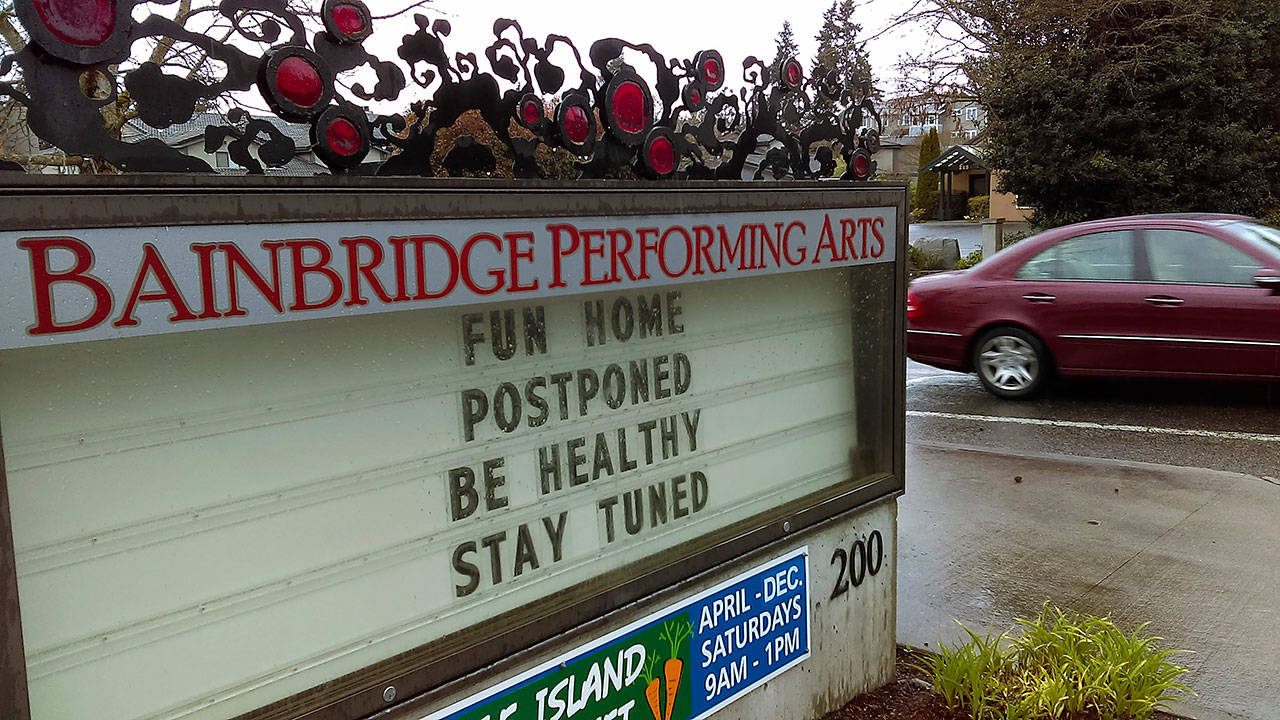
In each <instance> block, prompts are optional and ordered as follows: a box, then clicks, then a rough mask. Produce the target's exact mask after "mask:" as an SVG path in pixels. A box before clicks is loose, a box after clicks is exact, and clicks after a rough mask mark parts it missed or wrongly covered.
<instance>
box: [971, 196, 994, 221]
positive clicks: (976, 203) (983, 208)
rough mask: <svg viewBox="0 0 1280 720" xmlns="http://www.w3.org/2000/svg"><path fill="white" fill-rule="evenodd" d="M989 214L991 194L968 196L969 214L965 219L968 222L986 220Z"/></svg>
mask: <svg viewBox="0 0 1280 720" xmlns="http://www.w3.org/2000/svg"><path fill="white" fill-rule="evenodd" d="M990 214H991V196H990V195H975V196H974V197H971V198H969V214H968V215H966V216H965V219H966V220H968V221H969V222H980V221H982V220H986V219H987V216H988V215H990Z"/></svg>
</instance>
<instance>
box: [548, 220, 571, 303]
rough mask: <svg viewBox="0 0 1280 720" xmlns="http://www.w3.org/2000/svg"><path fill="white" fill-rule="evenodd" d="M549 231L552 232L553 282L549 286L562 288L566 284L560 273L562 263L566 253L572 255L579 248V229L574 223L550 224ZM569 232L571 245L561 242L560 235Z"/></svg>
mask: <svg viewBox="0 0 1280 720" xmlns="http://www.w3.org/2000/svg"><path fill="white" fill-rule="evenodd" d="M547 232H549V233H551V249H552V251H553V252H552V255H551V275H552V277H551V284H550V285H548V286H547V287H548V288H561V287H564V286H565V285H566V283H565V281H564V277H563V276H562V275H561V274H560V264H561V261H563V260H564V257H565V256H566V255H572V254H573V253H574V251H576V250H577V249H578V229H577V228H575V227H574V226H572V225H548V226H547ZM562 233H568V234H569V237H570V240H571V242H570V243H569V247H567V248H566V247H564V246H563V245H561V244H560V235H561V234H562Z"/></svg>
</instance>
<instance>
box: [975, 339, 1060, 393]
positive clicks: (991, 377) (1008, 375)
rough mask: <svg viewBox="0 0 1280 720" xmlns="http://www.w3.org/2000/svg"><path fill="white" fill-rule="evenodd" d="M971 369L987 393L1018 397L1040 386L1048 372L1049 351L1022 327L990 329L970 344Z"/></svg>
mask: <svg viewBox="0 0 1280 720" xmlns="http://www.w3.org/2000/svg"><path fill="white" fill-rule="evenodd" d="M973 369H974V370H976V371H977V373H978V379H979V380H981V381H982V387H984V388H986V390H987V392H989V393H991V394H992V395H995V396H996V397H1001V398H1005V399H1007V400H1021V399H1023V398H1029V397H1031V396H1032V395H1035V394H1036V393H1037V392H1039V391H1040V390H1041V388H1043V387H1044V383H1045V380H1046V379H1047V378H1048V376H1049V372H1050V370H1049V353H1048V351H1046V350H1045V347H1044V343H1042V342H1040V338H1038V337H1036V336H1035V335H1032V334H1031V333H1029V332H1027V331H1026V330H1023V329H1021V328H1015V327H1000V328H994V329H992V330H989V331H988V332H986V333H985V334H983V336H982V337H980V338H978V342H976V343H974V345H973Z"/></svg>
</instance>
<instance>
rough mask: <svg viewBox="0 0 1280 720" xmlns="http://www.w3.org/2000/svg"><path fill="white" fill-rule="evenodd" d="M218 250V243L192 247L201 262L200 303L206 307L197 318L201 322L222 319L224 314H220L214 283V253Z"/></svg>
mask: <svg viewBox="0 0 1280 720" xmlns="http://www.w3.org/2000/svg"><path fill="white" fill-rule="evenodd" d="M217 249H218V243H202V244H196V245H192V246H191V252H193V253H195V254H196V257H197V258H198V259H199V262H200V301H201V302H202V303H203V305H204V309H202V310H201V311H200V314H199V315H198V316H197V317H199V318H200V319H201V320H208V319H210V318H218V317H222V313H220V312H218V308H217V304H218V300H217V297H216V296H215V294H214V287H213V283H214V282H215V280H214V278H213V252H214V251H215V250H217Z"/></svg>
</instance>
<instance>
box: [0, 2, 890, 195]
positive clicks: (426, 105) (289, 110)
mask: <svg viewBox="0 0 1280 720" xmlns="http://www.w3.org/2000/svg"><path fill="white" fill-rule="evenodd" d="M141 2H142V0H93V1H91V2H75V1H74V0H15V3H14V8H15V11H16V14H17V16H18V18H19V20H20V21H21V22H22V24H23V26H24V27H25V28H26V30H27V32H28V34H29V36H30V38H31V41H30V43H29V44H28V45H27V47H25V48H24V49H23V50H21V51H19V52H17V53H13V54H11V55H7V56H5V57H3V58H2V59H0V77H4V76H8V75H9V74H10V73H11V72H12V71H13V70H14V68H15V67H16V68H18V69H19V70H20V71H21V75H22V82H21V83H19V82H8V83H6V82H0V96H8V97H10V98H13V99H15V100H17V101H18V102H20V103H22V104H23V105H25V106H26V110H27V122H28V125H29V126H30V128H31V130H32V131H33V132H34V133H35V134H36V135H37V136H39V137H40V138H41V139H42V140H44V141H45V142H48V143H49V144H51V145H53V146H55V147H57V148H59V149H61V150H63V151H65V152H67V153H68V154H71V155H81V156H86V157H94V158H101V159H103V160H105V161H106V162H108V163H110V164H111V165H112V166H114V167H116V168H118V169H120V170H122V171H125V172H129V171H133V172H149V171H150V172H212V171H213V168H211V167H210V166H209V165H208V163H206V162H205V161H204V160H202V159H200V158H196V157H192V156H188V155H184V154H183V153H181V152H180V151H179V150H177V149H176V148H173V147H170V146H168V145H166V144H165V143H163V142H162V141H160V140H158V139H154V138H153V139H148V140H140V141H135V142H128V141H124V140H122V139H120V138H118V137H115V136H114V135H113V134H112V133H110V132H108V130H107V128H106V127H105V126H104V125H103V120H102V116H101V114H100V112H99V110H100V109H101V107H102V106H104V105H107V104H110V103H114V102H116V101H117V99H118V97H119V95H118V93H119V91H120V89H121V88H120V87H119V86H120V85H123V89H126V90H128V92H129V97H130V100H131V101H132V102H133V103H134V106H135V108H136V110H137V113H138V118H139V119H140V120H141V121H142V122H143V123H145V124H147V125H150V126H151V127H154V128H160V129H163V128H167V127H170V126H173V125H177V124H180V123H186V122H189V121H190V120H191V119H192V118H193V117H195V116H196V112H197V108H199V107H201V106H207V105H208V104H210V103H212V102H214V101H223V102H225V101H226V100H227V99H228V98H232V99H234V95H233V94H234V93H238V92H245V91H252V90H254V89H255V88H256V89H257V91H258V92H259V93H260V94H261V95H262V97H263V98H264V100H265V101H266V104H267V106H268V107H270V109H271V111H272V112H273V113H275V114H276V115H277V116H278V117H279V118H281V119H283V120H285V121H286V122H289V123H296V124H300V125H306V126H309V132H310V137H311V142H312V149H313V150H314V151H315V153H316V156H317V157H318V158H319V159H320V161H321V162H323V163H324V164H325V165H326V166H328V167H329V169H330V170H331V171H333V172H335V173H344V172H355V173H360V174H370V175H373V174H376V175H412V176H434V175H436V174H437V172H438V168H440V167H443V168H444V169H445V172H446V174H459V175H477V174H478V175H484V174H497V173H498V172H499V168H498V167H497V166H496V162H497V161H496V159H495V154H494V153H492V152H481V151H480V149H481V148H480V147H478V146H479V142H478V141H477V140H476V139H475V138H473V137H469V136H463V137H461V138H458V139H457V140H455V143H454V145H453V146H452V147H450V148H447V149H444V150H445V152H444V157H443V160H441V159H440V157H439V153H438V152H437V151H438V150H440V149H442V148H437V136H438V133H439V131H441V130H444V129H446V128H450V127H452V126H453V125H454V123H455V122H456V121H457V120H458V118H459V117H461V116H462V115H463V113H466V112H468V111H475V112H477V113H478V114H479V115H480V117H481V119H482V120H483V121H484V122H485V123H486V124H487V125H488V126H489V129H490V130H491V131H492V138H493V139H490V140H489V142H498V143H501V144H502V145H505V146H506V148H507V150H508V151H509V152H508V153H507V155H509V156H510V157H511V158H512V159H513V165H512V168H511V170H512V173H513V174H514V175H515V176H517V177H526V178H537V177H545V176H546V175H547V171H546V169H544V168H542V167H540V166H539V163H538V155H537V152H536V151H537V150H538V148H539V147H543V146H545V147H551V148H559V149H563V150H566V151H568V152H569V153H570V154H571V155H572V156H573V158H574V167H575V169H576V172H577V174H578V176H579V177H582V178H605V177H632V176H639V177H649V178H655V179H662V178H673V177H674V178H688V179H704V180H715V179H725V180H738V179H741V178H742V173H743V169H744V167H746V164H747V160H748V157H750V156H753V155H754V156H756V157H757V158H760V156H759V153H760V152H761V150H758V148H766V150H764V151H763V153H764V154H763V158H762V159H759V161H758V162H757V163H756V165H757V166H758V167H759V170H757V171H756V177H763V176H764V175H765V174H766V173H768V172H771V173H772V174H773V175H774V176H775V177H791V178H797V179H806V178H814V177H821V176H826V175H829V174H830V173H831V171H832V170H833V169H834V167H835V158H836V157H837V156H840V157H843V158H844V160H845V163H846V167H847V168H848V169H847V171H846V173H845V175H844V176H843V177H844V178H845V179H852V180H865V179H870V178H871V177H874V175H875V173H876V164H875V161H874V159H873V155H874V154H875V152H876V151H877V150H878V149H879V143H880V140H879V138H880V132H881V130H882V124H881V120H880V115H879V113H878V112H877V110H876V108H875V106H874V104H873V103H872V101H871V93H872V90H871V87H870V85H869V84H866V85H860V86H855V87H831V86H830V83H829V82H827V81H822V80H820V79H811V78H808V77H806V76H805V73H804V70H803V67H802V66H801V64H800V61H799V60H798V59H796V58H784V59H783V60H782V61H780V62H779V63H778V64H777V65H776V66H774V67H769V66H766V65H765V64H764V63H763V62H761V61H760V60H758V59H757V58H755V57H749V58H747V59H746V60H745V61H744V62H743V65H742V81H743V82H744V83H745V87H743V88H740V89H738V90H737V91H736V92H735V91H733V90H727V89H725V87H724V86H725V83H726V80H727V79H728V68H727V67H726V65H725V62H724V58H723V57H722V56H721V54H720V53H719V52H717V51H715V50H710V49H709V50H703V51H701V52H699V53H697V54H696V55H695V56H694V57H693V58H692V59H687V60H684V59H677V60H671V61H668V60H667V58H665V57H664V56H663V55H661V54H660V53H658V51H657V50H655V49H654V48H653V46H651V45H647V44H639V45H638V44H632V43H629V42H626V41H624V40H619V39H617V38H608V39H604V40H599V41H597V42H595V43H593V44H592V45H591V47H590V49H589V51H588V53H587V54H586V57H585V58H584V56H583V54H582V53H581V52H580V51H579V50H578V48H577V47H576V46H575V45H574V44H573V42H572V41H571V40H569V39H568V38H566V37H564V36H561V35H548V36H547V38H546V39H545V40H544V41H539V40H538V39H537V38H532V37H526V36H525V34H524V31H523V29H522V28H521V27H520V25H519V23H517V22H515V21H514V20H498V21H497V22H496V23H494V26H493V34H494V41H493V43H492V44H490V45H489V46H488V47H487V48H486V49H485V51H484V56H485V59H486V60H487V61H488V66H489V72H482V71H481V67H480V65H481V62H480V60H479V59H478V58H477V56H476V55H475V54H466V53H454V54H452V57H451V54H450V53H449V52H446V50H445V45H446V39H447V38H448V36H449V35H450V34H451V32H452V26H451V25H450V23H449V22H448V21H446V20H444V19H436V20H434V21H433V20H430V19H429V18H428V17H427V16H425V15H422V14H418V15H415V16H414V22H415V23H416V27H417V29H416V31H415V32H413V33H411V34H408V35H404V36H403V38H402V42H401V44H400V46H399V47H398V48H397V51H396V52H397V56H398V58H399V60H400V61H401V62H400V63H397V62H390V61H387V60H383V59H381V58H378V57H377V56H375V55H373V54H371V53H370V52H369V50H368V49H366V48H365V45H364V43H365V41H366V40H367V39H368V38H369V37H371V35H372V33H373V32H374V30H375V25H376V22H375V18H374V17H373V15H372V14H371V13H370V11H369V8H368V6H367V5H366V4H365V3H364V2H362V0H323V2H322V3H320V9H319V13H318V14H319V17H320V23H321V25H322V26H323V30H321V31H318V32H314V33H313V34H312V35H311V36H310V37H308V32H309V30H308V27H307V26H306V25H305V24H304V22H303V19H302V18H301V17H300V16H299V15H297V14H295V13H293V12H290V11H288V10H287V9H286V7H285V4H284V3H283V2H280V1H279V0H222V2H221V3H220V4H219V6H218V8H217V11H218V12H220V13H221V14H222V15H223V16H224V18H225V19H226V20H227V21H228V22H229V23H230V24H231V27H232V29H233V31H234V38H229V39H228V41H227V42H223V41H219V40H215V39H213V38H212V37H210V36H208V35H205V34H200V33H194V32H191V31H190V30H188V29H186V28H185V27H183V26H181V25H179V24H177V23H175V22H173V21H172V20H169V19H168V18H165V17H163V16H160V15H150V16H147V17H145V18H143V19H137V18H135V17H134V16H133V10H134V8H135V6H136V5H139V4H141ZM247 18H252V19H253V21H254V22H249V21H248V20H247ZM148 38H150V39H157V40H158V39H167V40H171V41H173V42H179V43H187V44H190V45H194V46H195V47H197V48H199V49H200V50H202V51H203V52H204V53H205V54H206V55H207V56H208V58H209V59H210V60H212V61H216V62H218V63H219V64H220V67H222V68H224V69H223V70H222V73H221V77H219V78H216V79H213V80H203V79H199V78H195V77H191V78H187V77H180V76H175V75H168V74H165V73H164V72H163V71H162V70H161V69H160V68H159V67H158V66H157V65H155V64H154V63H142V64H141V65H139V66H138V67H136V68H133V69H130V70H127V71H125V72H123V73H122V77H119V78H111V77H110V75H109V73H108V72H107V69H108V67H109V66H112V65H115V64H119V63H123V62H125V61H127V60H128V59H129V56H130V49H131V48H132V46H133V44H134V43H135V42H136V41H139V40H145V39H148ZM232 40H234V42H231V41H232ZM248 47H257V48H259V49H260V50H261V52H260V54H253V53H251V52H248V51H246V49H245V48H248ZM564 50H568V52H563V51H564ZM553 54H554V55H555V58H554V59H553V57H552V56H553ZM565 58H572V61H571V62H566V60H565ZM632 62H638V63H639V64H640V65H641V66H642V67H641V68H637V67H636V66H635V65H633V64H631V63H632ZM646 65H648V66H649V67H643V66H646ZM405 67H407V68H408V75H407V76H406V73H405V69H404V68H405ZM357 69H361V70H363V71H364V72H365V74H366V75H367V74H368V72H369V71H372V76H373V77H376V82H375V83H374V84H373V86H372V87H366V86H365V85H364V84H362V83H356V84H353V85H351V87H350V88H349V89H346V90H344V91H342V92H340V91H339V88H338V87H337V78H338V77H339V76H342V75H343V74H344V73H348V72H351V71H354V70H357ZM642 70H651V71H652V73H653V75H652V76H653V77H656V83H655V84H653V85H652V86H651V85H650V83H649V82H648V81H647V80H645V79H644V75H643V73H642V72H641V71H642ZM86 72H95V73H101V74H104V76H106V77H107V78H108V82H107V83H106V84H107V85H108V86H110V88H111V89H110V92H107V93H105V95H106V96H105V97H93V98H90V97H87V96H86V95H85V93H83V92H82V91H81V86H82V81H81V80H82V78H81V76H82V75H83V74H84V73H86ZM410 82H412V83H413V86H414V87H413V88H410V85H409V83H410ZM572 82H576V83H577V85H576V86H574V85H571V84H570V83H572ZM406 91H409V92H406ZM402 95H407V96H408V97H409V98H411V100H412V102H410V104H409V107H407V108H405V110H404V111H403V112H401V113H394V112H393V113H386V114H384V113H376V112H372V111H371V110H370V107H373V106H374V105H373V103H374V102H377V103H378V105H377V107H380V108H381V107H386V106H387V102H388V101H393V100H397V99H399V98H400V97H401V96H402ZM423 96H426V97H427V99H425V100H424V99H419V98H421V97H423ZM818 98H821V99H823V100H825V101H830V103H831V104H834V105H835V106H836V107H838V108H840V109H839V110H837V111H833V114H832V116H831V117H830V118H816V119H814V118H811V119H810V122H809V123H808V124H807V125H805V126H804V127H801V128H795V127H793V124H791V123H784V122H783V121H782V112H783V109H784V108H797V107H798V108H799V109H800V110H801V111H802V112H803V113H804V114H805V116H809V115H812V112H811V110H812V107H813V105H814V101H815V100H816V99H818ZM233 118H234V119H233ZM513 120H514V121H515V125H516V126H517V127H518V128H520V130H519V131H517V132H516V133H514V134H513V133H512V132H511V126H512V121H513ZM227 123H228V124H226V125H209V126H208V127H206V128H204V137H205V146H206V148H212V149H214V150H217V149H219V148H221V147H222V143H223V142H225V141H227V140H228V139H231V140H232V146H231V147H230V148H229V149H230V151H231V152H232V153H233V154H234V155H235V156H236V157H237V164H239V165H241V166H243V167H245V168H246V169H247V170H248V172H250V173H262V172H265V171H266V168H264V167H263V165H264V164H265V165H266V166H268V167H283V166H284V165H286V164H287V163H288V162H289V160H291V159H292V158H293V157H294V152H293V150H292V148H290V149H289V150H288V151H286V149H285V143H286V142H287V138H286V136H285V134H284V133H282V132H281V131H280V129H279V128H276V127H274V126H273V125H272V124H271V123H269V122H266V121H264V120H263V119H261V118H253V117H251V116H250V115H249V114H248V113H246V112H244V111H243V110H241V109H239V108H233V109H232V111H230V112H228V113H227ZM264 126H270V129H268V128H267V127H264ZM262 135H265V136H266V139H267V142H268V143H271V148H270V149H269V150H268V151H267V152H262V148H261V147H258V157H257V158H254V157H253V156H252V155H251V153H250V152H249V149H250V148H251V147H255V143H256V142H257V141H258V138H259V137H260V136H262ZM374 148H377V149H379V150H381V151H383V153H384V154H385V155H387V156H388V157H387V159H385V160H383V161H381V162H378V163H366V162H365V159H366V157H367V156H368V154H369V152H370V151H371V150H372V149H374ZM433 158H435V162H433ZM9 169H21V168H20V167H18V166H15V165H12V164H10V165H9Z"/></svg>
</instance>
